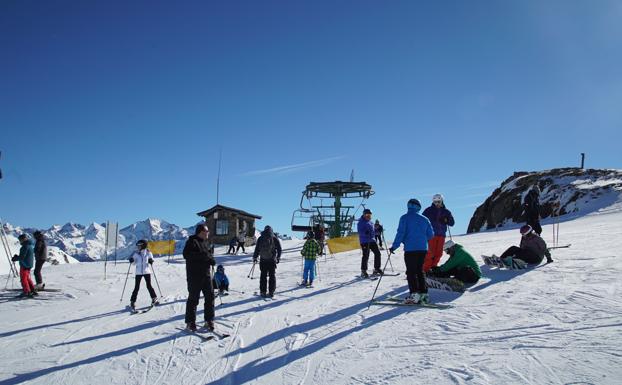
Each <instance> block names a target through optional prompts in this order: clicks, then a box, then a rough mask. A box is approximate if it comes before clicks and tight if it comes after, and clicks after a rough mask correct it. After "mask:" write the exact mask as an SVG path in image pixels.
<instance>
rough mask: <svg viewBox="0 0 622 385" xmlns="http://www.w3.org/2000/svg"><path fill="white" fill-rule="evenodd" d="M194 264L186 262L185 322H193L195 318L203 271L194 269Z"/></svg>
mask: <svg viewBox="0 0 622 385" xmlns="http://www.w3.org/2000/svg"><path fill="white" fill-rule="evenodd" d="M196 270H197V269H196V266H193V265H189V264H186V280H187V283H188V300H187V301H186V317H185V321H186V323H195V322H196V318H197V305H198V304H199V297H200V296H201V285H202V283H203V282H202V279H203V274H202V273H203V272H201V271H200V269H199V271H196Z"/></svg>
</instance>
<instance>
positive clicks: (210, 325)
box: [203, 321, 214, 332]
mask: <svg viewBox="0 0 622 385" xmlns="http://www.w3.org/2000/svg"><path fill="white" fill-rule="evenodd" d="M203 327H204V328H205V329H207V330H209V331H210V332H213V331H214V321H205V324H204V325H203Z"/></svg>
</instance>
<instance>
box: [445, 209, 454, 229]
mask: <svg viewBox="0 0 622 385" xmlns="http://www.w3.org/2000/svg"><path fill="white" fill-rule="evenodd" d="M445 211H446V212H447V215H446V216H445V219H446V220H447V222H446V223H447V226H453V225H455V224H456V222H455V221H454V216H453V215H451V211H449V210H447V209H445Z"/></svg>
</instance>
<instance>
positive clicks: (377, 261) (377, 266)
mask: <svg viewBox="0 0 622 385" xmlns="http://www.w3.org/2000/svg"><path fill="white" fill-rule="evenodd" d="M369 248H370V249H371V251H372V252H373V253H374V271H380V269H381V268H382V260H381V256H382V254H381V253H380V250H379V249H378V244H377V243H376V242H373V243H370V244H369Z"/></svg>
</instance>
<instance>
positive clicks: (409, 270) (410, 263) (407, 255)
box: [404, 251, 417, 294]
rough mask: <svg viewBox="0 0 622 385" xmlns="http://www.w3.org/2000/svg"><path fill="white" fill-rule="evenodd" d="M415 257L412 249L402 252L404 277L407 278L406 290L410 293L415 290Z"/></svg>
mask: <svg viewBox="0 0 622 385" xmlns="http://www.w3.org/2000/svg"><path fill="white" fill-rule="evenodd" d="M414 262H415V257H414V255H413V252H412V251H405V252H404V264H405V265H406V279H407V280H408V291H409V292H410V294H412V293H416V292H417V285H416V283H415V263H414Z"/></svg>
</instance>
